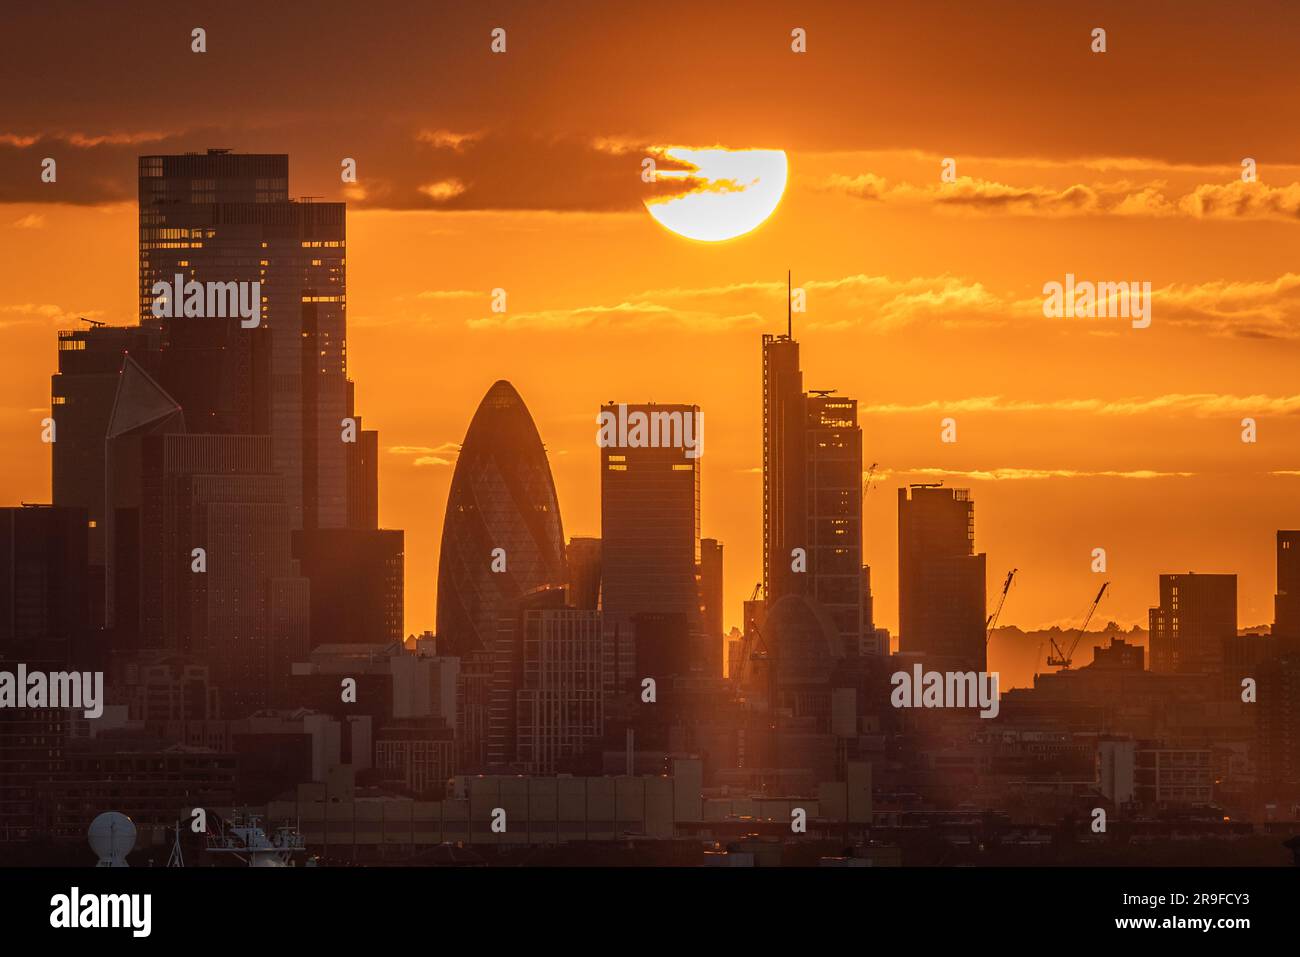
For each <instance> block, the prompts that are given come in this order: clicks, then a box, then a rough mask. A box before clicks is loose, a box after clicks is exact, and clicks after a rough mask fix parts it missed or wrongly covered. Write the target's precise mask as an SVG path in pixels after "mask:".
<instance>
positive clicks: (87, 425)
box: [50, 326, 161, 614]
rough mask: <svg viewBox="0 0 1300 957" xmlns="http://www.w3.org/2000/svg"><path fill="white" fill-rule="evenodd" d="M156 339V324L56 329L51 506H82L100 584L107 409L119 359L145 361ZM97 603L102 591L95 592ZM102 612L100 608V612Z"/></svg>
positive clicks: (110, 407)
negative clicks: (56, 355)
mask: <svg viewBox="0 0 1300 957" xmlns="http://www.w3.org/2000/svg"><path fill="white" fill-rule="evenodd" d="M160 341H161V335H160V333H159V331H158V330H157V329H145V328H141V327H139V326H129V327H123V326H89V327H87V328H85V329H66V330H61V331H60V332H59V349H58V370H59V371H58V372H56V373H55V374H54V375H53V376H52V378H51V381H50V396H51V397H50V415H51V416H52V417H53V419H54V422H55V426H56V441H55V442H54V443H53V444H52V445H51V446H50V450H51V453H52V456H51V462H52V464H53V482H52V488H53V498H52V501H53V502H54V504H55V505H59V506H65V507H69V506H70V507H74V508H83V509H85V510H86V514H87V520H88V527H89V529H90V538H89V561H90V564H91V565H92V566H98V567H99V568H100V569H101V570H100V572H99V578H98V580H99V582H100V588H101V589H102V587H103V584H102V582H103V578H102V576H103V571H102V568H103V566H104V564H105V561H106V559H105V556H104V436H105V434H106V433H107V431H108V422H109V418H110V416H111V415H112V412H113V398H114V396H116V395H117V388H118V378H119V373H120V372H121V371H122V362H123V359H124V357H125V356H126V355H127V354H128V353H129V354H131V355H133V356H136V357H137V358H138V359H142V360H143V361H145V362H146V363H148V362H150V361H152V360H151V359H150V358H149V357H150V356H156V355H157V351H158V349H159V344H160ZM98 604H100V605H102V604H103V595H102V594H101V595H100V596H98ZM101 614H102V612H101Z"/></svg>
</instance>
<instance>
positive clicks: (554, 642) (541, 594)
mask: <svg viewBox="0 0 1300 957" xmlns="http://www.w3.org/2000/svg"><path fill="white" fill-rule="evenodd" d="M601 639H602V631H601V616H600V612H598V611H595V610H592V609H583V608H569V607H566V606H565V604H564V590H563V589H559V588H549V589H539V590H538V591H536V592H533V593H532V594H530V595H526V596H525V597H524V598H522V599H521V600H520V601H519V604H518V607H517V610H516V613H515V616H514V617H513V618H505V619H503V620H502V623H501V629H500V634H499V637H498V640H497V648H496V652H495V659H496V662H495V664H496V667H495V668H494V675H493V689H492V705H491V708H490V709H489V735H488V741H489V743H488V765H489V767H493V768H509V769H513V770H518V771H522V772H526V773H529V774H554V773H556V772H557V771H560V770H565V771H572V770H573V769H574V767H575V765H576V763H578V762H581V761H582V759H583V758H584V757H586V756H587V755H588V754H589V753H591V752H593V751H594V750H595V748H596V745H597V744H598V742H599V741H600V738H601V735H602V734H604V687H603V677H602V674H601V670H602V667H603V664H602V662H603V653H602V648H603V646H602V640H601Z"/></svg>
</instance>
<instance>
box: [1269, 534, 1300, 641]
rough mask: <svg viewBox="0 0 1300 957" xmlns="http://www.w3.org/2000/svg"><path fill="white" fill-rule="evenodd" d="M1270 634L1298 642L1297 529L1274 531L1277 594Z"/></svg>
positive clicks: (1299, 580)
mask: <svg viewBox="0 0 1300 957" xmlns="http://www.w3.org/2000/svg"><path fill="white" fill-rule="evenodd" d="M1273 637H1274V638H1279V639H1281V640H1283V641H1289V642H1296V643H1300V531H1286V530H1279V531H1278V533H1277V595H1276V596H1275V597H1274V599H1273Z"/></svg>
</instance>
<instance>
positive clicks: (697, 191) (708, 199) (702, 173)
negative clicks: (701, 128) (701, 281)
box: [645, 147, 788, 243]
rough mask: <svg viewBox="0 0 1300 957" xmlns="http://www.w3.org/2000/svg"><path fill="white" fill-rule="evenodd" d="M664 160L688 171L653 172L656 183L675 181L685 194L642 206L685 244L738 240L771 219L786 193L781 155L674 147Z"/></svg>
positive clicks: (653, 200) (778, 152)
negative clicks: (686, 166) (687, 241)
mask: <svg viewBox="0 0 1300 957" xmlns="http://www.w3.org/2000/svg"><path fill="white" fill-rule="evenodd" d="M664 155H666V156H668V157H670V158H672V159H674V160H678V161H680V162H683V163H689V164H690V165H691V167H692V168H691V169H688V170H663V169H661V170H657V171H656V173H655V178H656V180H657V181H660V182H662V181H663V180H665V179H667V180H671V179H680V180H683V181H685V182H684V185H687V187H688V188H689V189H690V191H689V192H685V193H681V194H679V195H676V196H665V197H656V198H653V199H647V200H646V201H645V206H646V209H647V210H649V212H650V215H651V216H653V217H654V218H655V220H656V221H657V222H658V223H659V224H660V225H661V226H663V227H664V228H665V229H669V230H671V231H672V232H674V233H677V234H678V235H679V236H685V237H686V238H687V239H694V240H698V241H700V242H705V243H717V242H722V241H723V240H727V239H735V238H736V237H737V236H743V235H744V234H745V233H748V232H750V231H752V230H754V229H757V228H758V227H759V226H761V225H762V224H763V222H764V221H765V220H766V219H767V218H768V217H769V216H771V215H772V213H773V211H774V210H775V209H776V207H777V204H778V203H780V202H781V196H782V195H783V194H784V193H785V183H786V176H787V173H788V164H787V162H786V156H785V152H784V151H783V150H725V149H711V150H695V149H686V148H683V147H673V148H671V149H667V150H665V151H664ZM691 180H695V181H700V182H699V183H698V185H697V184H695V183H690V182H689V181H691Z"/></svg>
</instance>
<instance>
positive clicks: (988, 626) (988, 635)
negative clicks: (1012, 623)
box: [984, 568, 1020, 645]
mask: <svg viewBox="0 0 1300 957" xmlns="http://www.w3.org/2000/svg"><path fill="white" fill-rule="evenodd" d="M1018 571H1020V569H1019V568H1013V569H1011V571H1009V572H1007V580H1006V581H1004V582H1003V583H1002V595H1001V596H1000V597H999V598H998V607H997V608H994V609H993V614H991V615H989V617H988V621H986V622H984V644H985V645H987V644H988V643H989V642H990V641H991V640H992V639H993V629H994V628H996V627H997V626H998V618H999V617H1000V616H1001V615H1002V606H1003V605H1005V604H1006V603H1007V592H1009V591H1011V582H1012V581H1013V580H1014V579H1015V577H1016V572H1018Z"/></svg>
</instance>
